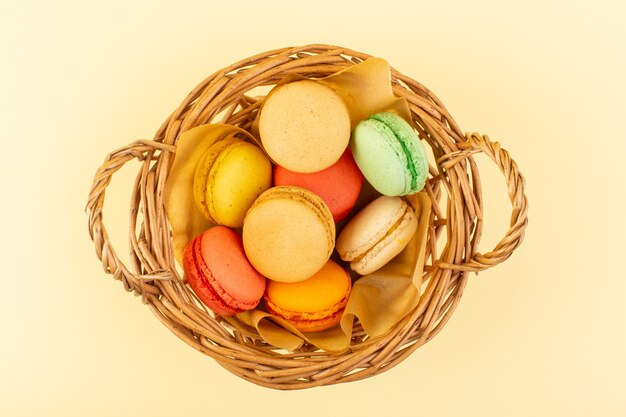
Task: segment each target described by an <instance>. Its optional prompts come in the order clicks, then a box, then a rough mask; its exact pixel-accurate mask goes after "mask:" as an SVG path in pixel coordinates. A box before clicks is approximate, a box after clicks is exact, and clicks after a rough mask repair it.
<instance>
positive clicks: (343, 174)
mask: <svg viewBox="0 0 626 417" xmlns="http://www.w3.org/2000/svg"><path fill="white" fill-rule="evenodd" d="M274 184H275V185H294V186H298V187H302V188H306V189H307V190H310V191H313V192H314V193H315V194H317V195H319V196H320V197H321V198H322V200H324V202H325V203H326V204H327V205H328V208H330V211H331V213H332V214H333V219H334V221H335V222H338V221H340V220H342V219H343V218H345V217H346V216H347V215H348V213H350V211H351V210H352V208H353V207H354V204H355V203H356V201H357V198H358V197H359V192H360V191H361V186H362V185H363V174H361V171H360V170H359V167H358V166H357V165H356V163H355V162H354V158H353V157H352V152H350V149H346V151H345V152H344V153H343V155H342V156H341V158H339V160H338V161H337V162H336V163H334V164H333V165H331V166H330V167H328V168H326V169H324V170H322V171H319V172H314V173H308V174H305V173H299V172H294V171H290V170H288V169H287V168H284V167H282V166H280V165H277V166H276V168H275V169H274Z"/></svg>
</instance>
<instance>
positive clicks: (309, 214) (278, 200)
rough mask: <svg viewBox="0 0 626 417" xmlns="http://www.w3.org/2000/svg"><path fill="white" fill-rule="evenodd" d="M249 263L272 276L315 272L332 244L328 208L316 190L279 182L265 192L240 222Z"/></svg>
mask: <svg viewBox="0 0 626 417" xmlns="http://www.w3.org/2000/svg"><path fill="white" fill-rule="evenodd" d="M243 246H244V249H245V251H246V255H247V256H248V259H249V260H250V263H251V264H252V265H253V266H254V267H255V268H256V269H257V271H259V272H260V273H261V274H263V275H264V276H266V277H267V278H269V279H271V280H274V281H282V282H296V281H303V280H305V279H307V278H309V277H311V276H312V275H313V274H315V273H316V272H317V271H319V270H320V269H321V268H322V267H323V266H324V264H325V263H326V262H327V261H328V259H329V258H330V255H331V254H332V252H333V249H334V246H335V223H334V221H333V216H332V213H331V212H330V209H329V208H328V206H327V205H326V203H324V201H323V200H322V199H321V198H320V197H319V196H318V195H317V194H315V193H313V192H311V191H309V190H307V189H304V188H300V187H292V186H280V187H273V188H270V189H269V190H267V191H265V192H264V193H263V194H261V195H260V196H259V198H258V199H257V200H256V201H255V202H254V204H253V205H252V207H250V210H248V213H247V214H246V218H245V219H244V222H243Z"/></svg>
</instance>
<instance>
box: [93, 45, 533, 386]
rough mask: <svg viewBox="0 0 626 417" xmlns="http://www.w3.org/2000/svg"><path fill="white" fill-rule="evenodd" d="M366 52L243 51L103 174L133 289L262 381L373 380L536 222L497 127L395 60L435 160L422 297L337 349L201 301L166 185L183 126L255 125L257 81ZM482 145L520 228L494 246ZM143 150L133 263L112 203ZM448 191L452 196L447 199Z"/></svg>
mask: <svg viewBox="0 0 626 417" xmlns="http://www.w3.org/2000/svg"><path fill="white" fill-rule="evenodd" d="M367 58H369V55H366V54H363V53H360V52H356V51H351V50H348V49H345V48H340V47H335V46H328V45H309V46H304V47H300V48H285V49H279V50H274V51H270V52H266V53H263V54H259V55H256V56H253V57H250V58H248V59H245V60H242V61H240V62H237V63H235V64H233V65H231V66H229V67H227V68H224V69H222V70H220V71H218V72H216V73H214V74H213V75H211V76H209V77H208V78H207V79H206V80H204V81H203V82H202V83H201V84H200V85H198V86H197V87H196V88H195V89H194V90H192V91H191V92H190V93H189V95H188V96H187V97H186V98H185V100H184V101H183V102H182V103H181V105H180V106H179V107H178V108H177V109H176V110H175V111H174V112H173V113H172V115H171V116H170V117H169V118H168V119H167V120H166V121H165V122H164V123H163V125H162V126H161V127H160V129H159V130H158V131H157V133H156V135H155V138H154V139H153V140H140V141H136V142H133V143H131V144H129V145H128V146H125V147H123V148H121V149H118V150H116V151H114V152H112V153H110V154H109V155H108V156H107V157H106V159H105V161H104V163H103V165H102V166H101V167H100V168H99V169H98V171H97V173H96V175H95V178H94V183H93V186H92V189H91V192H90V194H89V198H88V203H87V214H88V221H89V224H88V226H89V231H90V234H91V237H92V239H93V241H94V243H95V247H96V253H97V255H98V257H99V258H100V259H101V260H102V264H103V267H104V270H105V272H106V273H110V274H113V276H114V277H115V278H116V279H119V280H121V281H122V283H123V285H124V288H125V289H126V290H127V291H132V292H134V293H135V294H138V295H141V297H142V300H143V302H144V303H145V304H146V305H147V306H148V307H149V308H150V309H151V310H152V312H153V313H154V315H155V316H156V317H157V318H158V319H159V320H160V321H161V322H162V323H163V324H164V325H165V326H166V327H168V328H169V329H170V330H171V331H172V332H173V333H174V334H176V335H177V336H178V337H180V338H181V339H182V340H184V341H185V342H186V343H188V344H189V345H190V346H192V347H194V348H195V349H197V350H199V351H201V352H203V353H205V354H206V355H208V356H210V357H212V358H214V359H215V360H217V361H218V362H219V363H220V364H221V365H222V366H223V367H224V368H226V369H228V370H229V371H231V372H233V373H234V374H236V375H238V376H240V377H242V378H244V379H246V380H249V381H251V382H254V383H256V384H259V385H263V386H267V387H271V388H277V389H301V388H308V387H313V386H319V385H328V384H333V383H338V382H348V381H354V380H358V379H363V378H366V377H369V376H373V375H376V374H378V373H380V372H382V371H384V370H387V369H390V368H392V367H393V366H395V365H397V364H398V363H400V362H401V361H403V360H404V359H405V358H407V357H408V356H409V355H410V354H411V353H412V352H414V351H415V350H416V349H417V348H418V347H419V346H421V345H423V344H424V343H426V342H427V341H429V340H430V339H432V338H433V337H434V336H435V335H437V334H438V333H439V331H440V330H441V329H442V328H443V326H444V325H445V324H446V322H447V321H448V319H449V318H450V317H451V315H452V313H453V312H454V310H455V308H456V306H457V304H458V302H459V301H460V299H461V296H462V293H463V289H464V287H465V285H466V283H467V280H468V275H469V273H470V272H478V271H481V270H484V269H486V268H489V267H492V266H494V265H496V264H498V263H500V262H502V261H504V260H506V259H507V258H508V257H509V256H510V255H511V253H512V251H513V250H514V249H515V248H516V247H517V246H518V245H519V244H520V243H521V241H522V239H523V236H524V230H525V227H526V224H527V200H526V196H525V194H524V179H523V177H522V175H521V174H520V172H519V170H518V168H517V165H516V164H515V162H514V161H513V160H512V159H511V158H510V157H509V154H508V153H507V152H506V151H505V150H503V149H502V148H501V147H500V145H499V144H498V143H497V142H492V141H491V140H490V139H489V138H488V137H487V136H483V135H480V134H477V133H472V134H466V135H464V134H463V133H462V132H461V130H460V129H459V127H458V126H457V124H456V123H455V121H454V120H453V119H452V117H451V116H450V115H449V114H448V112H447V110H446V109H445V107H444V106H443V104H442V103H441V102H440V101H439V100H438V99H437V97H435V96H434V95H433V94H432V93H431V92H430V91H429V90H428V89H426V88H425V87H424V86H422V85H421V84H419V83H418V82H416V81H414V80H412V79H411V78H409V77H406V76H404V75H402V74H400V73H398V72H397V71H395V70H392V86H393V92H394V94H395V95H396V96H398V97H404V98H405V99H406V100H407V102H408V104H409V108H410V110H411V116H412V118H413V120H414V122H415V125H416V127H417V130H418V133H419V135H420V137H421V138H422V139H424V140H425V141H426V142H427V144H428V145H429V146H430V148H431V149H432V152H433V155H434V158H435V161H436V165H435V166H431V167H430V173H429V178H428V181H427V184H426V187H425V191H426V192H427V193H428V195H429V197H430V198H431V200H432V203H433V210H432V213H431V218H430V225H429V233H428V240H427V246H426V266H425V270H424V276H423V282H424V284H423V287H422V296H421V298H420V301H419V304H418V305H417V307H416V308H415V309H414V310H413V311H412V312H411V313H410V314H409V315H408V316H406V317H405V318H404V319H403V320H402V321H401V322H400V323H398V324H397V325H396V326H395V327H394V328H393V329H392V330H391V331H390V332H389V333H388V334H386V335H385V336H383V337H380V338H376V339H370V338H368V337H367V335H366V334H365V333H364V332H363V330H362V328H361V327H360V325H359V324H358V323H356V324H355V328H354V331H353V337H352V340H351V348H350V350H349V351H348V352H346V353H344V354H342V355H331V354H327V353H325V352H321V351H319V350H316V349H315V348H314V347H312V346H309V345H304V346H303V347H302V348H301V349H300V350H299V351H298V352H293V353H285V352H282V351H279V350H277V349H276V348H274V347H273V346H270V345H268V344H267V343H266V342H264V341H263V340H262V339H261V338H260V336H259V335H258V334H255V333H246V334H242V333H241V332H239V331H237V330H235V329H233V328H232V327H231V326H230V325H229V324H228V323H226V322H225V321H224V320H222V319H221V318H220V317H214V315H213V314H212V313H210V312H209V311H208V310H207V309H206V307H204V306H203V305H202V303H200V302H199V301H198V300H197V298H196V297H195V295H194V293H193V292H192V291H191V290H190V288H189V287H188V286H187V285H186V284H185V283H184V282H183V277H181V276H180V274H179V273H178V272H177V270H176V266H175V261H174V258H173V255H172V246H171V235H170V228H169V224H168V221H167V217H166V213H165V212H164V209H163V189H164V184H165V181H166V179H167V175H168V172H169V169H170V167H171V164H172V162H173V156H174V152H175V150H176V147H175V146H176V140H177V138H178V137H179V135H180V134H182V133H183V132H186V131H187V130H189V129H191V128H193V127H196V126H199V125H202V124H206V123H212V122H222V123H229V124H233V125H236V126H239V127H241V128H243V129H249V128H250V126H251V124H252V122H253V120H254V118H255V116H256V113H257V112H258V109H259V107H260V104H261V101H260V99H258V98H254V96H253V94H252V93H253V90H254V89H255V88H256V87H260V86H272V85H274V84H276V83H277V82H278V81H279V80H280V79H282V78H283V77H285V76H286V75H288V74H300V75H303V76H306V77H325V76H328V75H330V74H333V73H335V72H337V71H339V70H341V69H344V68H347V67H349V66H352V65H354V64H356V63H359V62H361V61H363V60H365V59H367ZM478 152H484V153H485V154H486V155H488V156H489V157H490V158H491V159H492V160H493V161H494V162H495V163H496V165H497V166H498V168H499V169H500V171H501V172H502V174H503V175H504V177H505V181H506V184H507V186H508V194H509V198H510V200H511V203H512V207H513V210H512V215H511V223H510V228H509V230H508V231H507V232H506V234H505V236H504V238H503V239H502V240H501V241H500V242H499V243H498V244H497V245H496V247H495V248H494V249H493V250H492V251H490V252H488V253H484V254H481V253H479V252H478V244H479V240H480V236H481V231H482V227H483V216H482V195H481V187H480V178H479V173H478V167H477V165H476V163H475V162H474V159H473V157H472V155H473V154H475V153H478ZM134 159H137V160H139V161H140V162H141V166H140V169H139V172H138V174H137V178H136V181H135V183H134V185H133V189H132V198H131V205H130V232H131V233H130V235H131V238H130V256H131V261H130V265H124V264H123V263H122V262H121V261H120V259H119V258H118V256H117V254H116V251H115V250H114V248H113V246H112V245H111V242H110V240H109V238H108V235H107V233H106V229H105V227H104V223H103V214H102V207H103V204H104V196H105V190H106V188H107V186H108V184H109V182H110V180H111V176H112V175H113V174H114V173H115V172H116V171H117V170H118V169H120V168H121V167H122V166H123V165H124V164H125V163H126V162H128V161H131V160H134ZM443 193H445V194H446V196H447V198H445V199H444V198H442V196H443ZM442 200H445V202H442ZM440 239H445V245H444V246H443V249H442V250H441V251H440V252H438V251H437V247H438V245H437V242H438V240H440ZM439 247H441V245H439Z"/></svg>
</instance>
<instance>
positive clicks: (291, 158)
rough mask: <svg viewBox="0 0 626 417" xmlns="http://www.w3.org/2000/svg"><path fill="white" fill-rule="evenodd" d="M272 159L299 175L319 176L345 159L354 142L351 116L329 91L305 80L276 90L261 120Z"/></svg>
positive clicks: (263, 137)
mask: <svg viewBox="0 0 626 417" xmlns="http://www.w3.org/2000/svg"><path fill="white" fill-rule="evenodd" d="M259 135H260V136H261V142H262V143H263V147H264V148H265V150H266V151H267V153H268V155H269V156H270V157H271V158H272V159H273V160H274V161H275V162H276V163H277V164H279V165H281V166H283V167H285V168H287V169H289V170H291V171H295V172H305V173H306V172H317V171H321V170H323V169H325V168H328V167H329V166H331V165H332V164H334V163H335V162H337V160H338V159H339V158H340V157H341V155H342V154H343V152H344V151H345V149H346V147H347V146H348V142H349V140H350V114H349V112H348V108H347V106H346V104H345V103H344V102H343V101H342V100H341V98H340V97H339V96H338V95H337V94H336V93H335V92H334V91H333V90H332V89H330V88H329V87H327V86H325V85H323V84H321V83H318V82H315V81H312V80H302V81H295V82H291V83H287V84H282V85H279V86H277V87H275V88H274V89H273V90H272V91H271V92H270V94H269V95H268V97H267V98H266V100H265V102H264V103H263V107H262V109H261V112H260V116H259Z"/></svg>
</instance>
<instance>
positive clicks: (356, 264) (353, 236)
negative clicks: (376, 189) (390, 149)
mask: <svg viewBox="0 0 626 417" xmlns="http://www.w3.org/2000/svg"><path fill="white" fill-rule="evenodd" d="M416 230H417V217H416V216H415V213H414V212H413V209H412V208H411V207H410V206H409V205H408V204H407V203H406V202H405V201H404V200H402V199H401V198H400V197H388V196H382V197H379V198H377V199H376V200H374V201H372V202H371V203H370V204H368V205H367V206H366V207H364V208H363V209H362V210H361V211H359V212H358V213H357V214H356V215H355V216H354V217H353V218H352V219H351V220H350V222H349V223H348V224H347V225H346V226H345V227H344V229H343V230H342V231H341V234H340V235H339V237H338V238H337V252H338V253H339V256H340V257H341V259H343V260H344V261H347V262H350V268H352V270H353V271H355V272H356V273H358V274H361V275H367V274H371V273H372V272H374V271H376V270H378V269H380V268H381V267H383V266H384V265H385V264H387V263H388V262H389V261H390V260H391V259H393V258H394V257H395V256H396V255H398V254H399V253H400V252H402V249H404V248H405V247H406V245H407V244H408V243H409V241H410V240H411V238H412V237H413V234H415V231H416Z"/></svg>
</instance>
